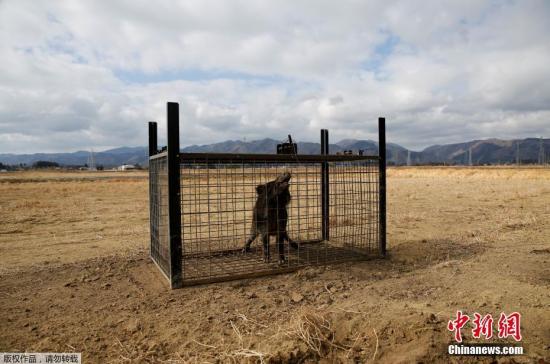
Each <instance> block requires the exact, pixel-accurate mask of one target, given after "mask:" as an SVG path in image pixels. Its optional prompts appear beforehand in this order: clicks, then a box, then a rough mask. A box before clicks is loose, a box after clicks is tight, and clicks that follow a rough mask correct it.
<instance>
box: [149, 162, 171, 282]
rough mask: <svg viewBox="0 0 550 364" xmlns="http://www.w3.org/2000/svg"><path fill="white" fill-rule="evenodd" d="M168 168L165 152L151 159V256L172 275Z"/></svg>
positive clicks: (165, 272) (161, 267) (164, 271)
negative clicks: (169, 236)
mask: <svg viewBox="0 0 550 364" xmlns="http://www.w3.org/2000/svg"><path fill="white" fill-rule="evenodd" d="M167 169H168V164H167V157H166V154H165V153H164V154H160V155H157V156H155V157H154V158H151V159H150V160H149V205H150V225H151V250H150V252H151V258H152V259H153V261H154V262H155V263H156V264H157V265H158V266H159V268H160V269H161V271H162V272H163V273H164V274H165V275H166V277H170V244H169V239H168V235H169V234H168V171H167Z"/></svg>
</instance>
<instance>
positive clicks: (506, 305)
mask: <svg viewBox="0 0 550 364" xmlns="http://www.w3.org/2000/svg"><path fill="white" fill-rule="evenodd" d="M0 217H1V224H0V308H1V310H0V322H1V323H2V329H1V330H0V352H4V351H42V352H44V351H47V352H52V351H54V352H82V354H83V360H84V362H86V363H107V362H112V363H119V362H135V363H143V362H152V363H156V362H165V363H180V362H181V363H185V362H192V363H194V362H223V363H225V362H229V363H231V362H235V363H240V362H262V361H263V362H273V363H278V362H281V363H286V362H292V363H294V362H295V363H300V362H311V363H314V362H325V363H338V362H342V363H347V362H350V363H351V362H381V363H399V362H405V363H407V362H425V363H430V362H479V361H482V362H492V361H494V360H495V358H492V357H450V356H448V355H447V353H446V352H447V345H448V344H449V343H451V341H452V334H451V333H450V332H449V331H448V330H447V328H446V327H447V321H448V320H449V319H450V318H451V317H453V316H455V314H456V311H457V310H459V309H460V310H462V311H464V312H467V313H469V314H472V313H473V312H479V313H482V314H485V313H491V314H492V315H493V317H498V315H499V314H500V312H502V311H504V312H507V313H510V312H512V311H518V312H520V313H521V314H522V323H521V330H522V335H523V341H522V345H523V346H524V349H525V352H526V354H525V355H523V356H516V357H513V358H510V357H508V358H506V357H500V358H496V359H497V360H498V362H544V360H546V361H548V360H550V169H537V168H395V169H389V171H388V224H389V226H388V244H389V256H388V258H387V259H385V260H372V261H366V262H360V263H353V264H345V265H334V266H329V267H326V268H309V269H305V270H301V271H298V272H296V273H291V274H287V275H279V276H273V277H267V278H261V279H255V280H244V281H233V282H227V283H217V284H211V285H203V286H195V287H189V288H184V289H179V290H173V291H171V290H169V289H168V286H167V285H166V283H165V281H164V278H163V277H162V276H161V274H160V273H159V272H158V270H157V268H156V267H155V266H154V264H153V263H151V261H150V260H149V259H148V243H149V236H148V230H149V225H148V224H149V222H148V218H149V213H148V182H147V174H146V172H97V173H89V172H74V173H66V172H65V173H63V172H17V173H3V174H0ZM463 335H464V336H465V341H466V342H468V341H469V342H485V341H484V340H472V337H471V332H470V329H467V330H463ZM491 341H495V340H494V339H493V340H491ZM496 341H498V339H497V340H496ZM507 342H509V341H507ZM512 343H513V342H512ZM319 358H321V359H319Z"/></svg>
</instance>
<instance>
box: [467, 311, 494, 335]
mask: <svg viewBox="0 0 550 364" xmlns="http://www.w3.org/2000/svg"><path fill="white" fill-rule="evenodd" d="M474 316H475V319H474V321H473V322H474V325H475V327H474V329H473V330H472V336H473V337H474V338H476V339H479V338H480V337H481V335H483V336H485V339H490V338H492V337H493V316H491V314H487V315H485V316H483V318H481V315H480V314H479V313H477V312H476V313H474Z"/></svg>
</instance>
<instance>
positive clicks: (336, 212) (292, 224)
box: [180, 157, 378, 284]
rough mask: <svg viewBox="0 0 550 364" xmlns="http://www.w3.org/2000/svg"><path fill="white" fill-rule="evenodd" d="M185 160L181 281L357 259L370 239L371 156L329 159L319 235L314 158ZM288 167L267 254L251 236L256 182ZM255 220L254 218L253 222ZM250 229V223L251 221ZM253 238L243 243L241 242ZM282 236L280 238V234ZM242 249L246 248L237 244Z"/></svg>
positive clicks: (318, 169) (373, 229)
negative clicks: (326, 235) (283, 201)
mask: <svg viewBox="0 0 550 364" xmlns="http://www.w3.org/2000/svg"><path fill="white" fill-rule="evenodd" d="M250 159H251V160H242V159H241V160H223V161H216V160H209V161H204V160H202V159H201V160H192V159H186V160H185V161H183V162H182V163H181V164H180V174H181V193H180V198H181V219H182V220H181V221H182V224H181V226H182V252H183V254H182V259H183V264H182V270H183V272H182V273H183V274H182V275H183V283H184V284H194V283H201V282H209V281H217V280H226V279H233V278H239V277H244V276H250V275H260V274H267V273H275V272H284V271H289V270H293V269H297V268H299V267H303V266H307V265H313V264H316V265H317V264H326V263H331V262H338V261H349V260H355V259H361V258H365V257H366V256H367V254H368V253H370V252H372V251H373V250H374V249H375V248H376V247H377V246H378V245H377V244H378V235H377V234H378V230H377V224H378V222H377V221H378V220H377V215H376V214H377V204H378V200H377V189H376V188H377V187H376V186H377V183H378V178H377V168H378V163H377V160H367V159H365V160H360V161H350V162H343V163H342V162H339V163H330V166H329V171H330V173H329V178H330V182H329V184H328V185H329V189H328V191H329V201H330V202H329V204H330V213H329V216H327V217H326V219H327V220H328V221H329V227H330V229H331V230H330V231H331V235H330V239H328V240H323V234H322V221H323V218H324V217H323V213H322V206H321V204H322V183H323V178H322V164H323V163H326V162H323V161H322V159H319V160H318V161H308V162H300V161H299V160H298V159H296V160H292V161H267V160H257V159H256V158H252V157H251V158H250ZM284 173H289V174H290V176H291V177H290V180H289V183H288V191H289V192H290V196H291V200H290V203H289V204H288V205H286V207H285V209H286V212H287V214H285V217H286V218H285V221H278V222H277V224H279V223H280V224H281V225H286V229H282V230H285V233H286V236H287V237H288V239H285V241H283V242H282V255H283V259H280V258H281V251H280V248H279V245H278V244H277V241H276V240H277V237H276V235H277V234H275V236H271V237H270V238H269V240H270V243H269V254H268V255H269V256H270V259H269V260H267V259H266V251H265V248H264V246H263V244H262V237H261V236H254V234H251V231H252V232H253V231H254V230H257V229H253V227H254V226H253V224H254V221H253V220H254V219H253V214H254V212H253V211H254V208H255V205H256V203H257V201H258V199H259V198H263V197H262V196H260V194H259V192H258V186H261V185H264V184H266V183H268V182H270V181H274V180H276V179H277V178H278V177H279V176H281V175H283V174H284ZM256 224H258V223H257V222H256ZM256 228H257V226H256ZM250 238H254V240H253V242H252V243H251V245H250V249H244V248H245V243H246V242H247V240H248V239H250ZM281 240H282V239H281ZM243 250H248V251H243Z"/></svg>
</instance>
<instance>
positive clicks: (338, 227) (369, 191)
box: [329, 160, 379, 253]
mask: <svg viewBox="0 0 550 364" xmlns="http://www.w3.org/2000/svg"><path fill="white" fill-rule="evenodd" d="M378 178H379V176H378V161H373V160H363V161H350V162H336V163H330V164H329V216H330V219H329V228H330V230H329V231H330V235H329V240H330V242H331V244H334V245H336V246H342V247H345V248H348V249H352V250H354V251H355V250H357V251H359V252H360V253H363V252H375V251H378V248H379V229H378V228H379V219H378V217H379V214H378V208H379V200H378V196H379V191H378V186H379V183H378V182H379V181H378Z"/></svg>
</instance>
